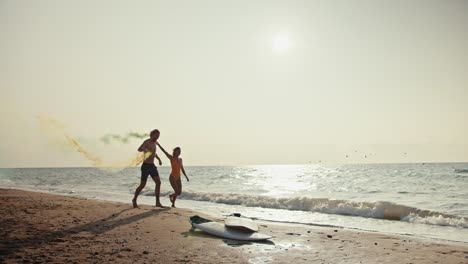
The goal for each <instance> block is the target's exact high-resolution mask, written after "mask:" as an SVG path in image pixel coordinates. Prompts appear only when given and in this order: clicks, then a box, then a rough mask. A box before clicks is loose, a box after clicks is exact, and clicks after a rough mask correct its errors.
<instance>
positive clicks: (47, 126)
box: [37, 115, 151, 169]
mask: <svg viewBox="0 0 468 264" xmlns="http://www.w3.org/2000/svg"><path fill="white" fill-rule="evenodd" d="M37 119H38V120H39V125H40V127H41V129H42V130H43V131H44V132H46V133H48V134H49V136H53V137H58V136H59V137H62V138H64V139H65V142H66V146H67V147H69V148H71V149H73V150H75V151H77V152H79V153H80V154H81V155H82V156H83V157H84V158H86V159H87V160H89V161H91V163H92V165H93V166H94V167H99V168H117V167H118V168H121V169H124V168H126V167H131V166H137V165H139V164H140V163H142V162H143V161H144V160H145V159H146V158H147V157H149V156H150V155H151V152H146V153H138V154H137V155H136V156H135V157H134V158H132V159H131V160H129V161H124V162H119V163H111V162H105V161H104V160H103V159H102V158H100V157H98V156H97V155H96V154H94V153H92V152H90V151H89V150H87V149H86V148H85V147H83V145H82V144H81V143H80V142H79V141H78V140H77V139H76V138H75V137H73V136H72V135H71V134H70V133H69V132H68V131H67V129H66V126H65V125H64V124H63V123H62V122H60V121H58V120H56V119H53V118H51V117H47V116H43V115H38V116H37ZM114 136H115V135H114ZM145 136H146V135H144V134H138V133H134V132H130V133H128V134H127V136H126V137H124V138H123V139H126V140H128V138H132V137H135V138H141V137H145ZM119 140H120V141H122V137H119Z"/></svg>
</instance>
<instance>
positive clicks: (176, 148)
mask: <svg viewBox="0 0 468 264" xmlns="http://www.w3.org/2000/svg"><path fill="white" fill-rule="evenodd" d="M177 150H178V151H179V152H180V148H179V147H175V148H174V150H173V151H172V155H174V154H175V152H176V151H177Z"/></svg>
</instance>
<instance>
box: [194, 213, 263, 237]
mask: <svg viewBox="0 0 468 264" xmlns="http://www.w3.org/2000/svg"><path fill="white" fill-rule="evenodd" d="M190 223H191V224H192V226H193V227H195V228H198V229H200V230H202V231H204V232H206V233H208V234H211V235H214V236H218V237H224V238H229V239H235V240H243V241H260V240H266V239H270V238H271V236H269V235H265V234H261V233H256V232H245V231H241V230H237V229H232V228H229V227H226V226H225V225H223V224H220V223H217V222H213V221H210V220H208V219H205V218H202V217H199V216H197V215H195V216H192V217H190Z"/></svg>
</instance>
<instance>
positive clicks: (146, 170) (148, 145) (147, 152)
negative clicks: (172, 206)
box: [132, 129, 164, 208]
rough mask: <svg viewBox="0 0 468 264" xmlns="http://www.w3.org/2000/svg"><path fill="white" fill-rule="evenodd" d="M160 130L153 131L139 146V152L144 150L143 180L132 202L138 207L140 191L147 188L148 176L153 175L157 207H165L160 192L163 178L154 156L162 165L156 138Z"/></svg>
mask: <svg viewBox="0 0 468 264" xmlns="http://www.w3.org/2000/svg"><path fill="white" fill-rule="evenodd" d="M159 135H160V133H159V130H157V129H155V130H153V131H151V133H150V138H149V139H147V140H145V141H143V144H141V146H140V147H139V148H138V151H139V152H143V154H144V161H143V163H142V164H141V180H140V185H139V186H138V187H137V189H136V190H135V196H134V197H133V200H132V203H133V207H134V208H137V207H138V204H137V198H138V195H140V192H141V191H142V190H143V188H145V186H146V181H147V180H148V176H150V175H151V178H152V179H153V181H154V183H156V188H155V190H154V195H155V196H156V207H164V206H163V205H162V204H161V202H160V201H159V193H160V192H161V180H160V179H159V173H158V168H156V165H154V158H156V159H158V161H159V165H160V166H161V165H162V162H161V159H160V158H159V157H158V154H156V140H158V138H159Z"/></svg>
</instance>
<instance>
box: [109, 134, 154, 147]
mask: <svg viewBox="0 0 468 264" xmlns="http://www.w3.org/2000/svg"><path fill="white" fill-rule="evenodd" d="M147 137H148V134H140V133H137V132H129V133H127V134H126V135H123V136H121V135H117V134H107V135H105V136H103V137H101V139H100V140H101V141H102V142H103V143H105V144H110V143H111V142H112V141H117V142H119V143H123V144H127V143H128V142H129V141H130V139H132V138H136V139H143V138H147Z"/></svg>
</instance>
